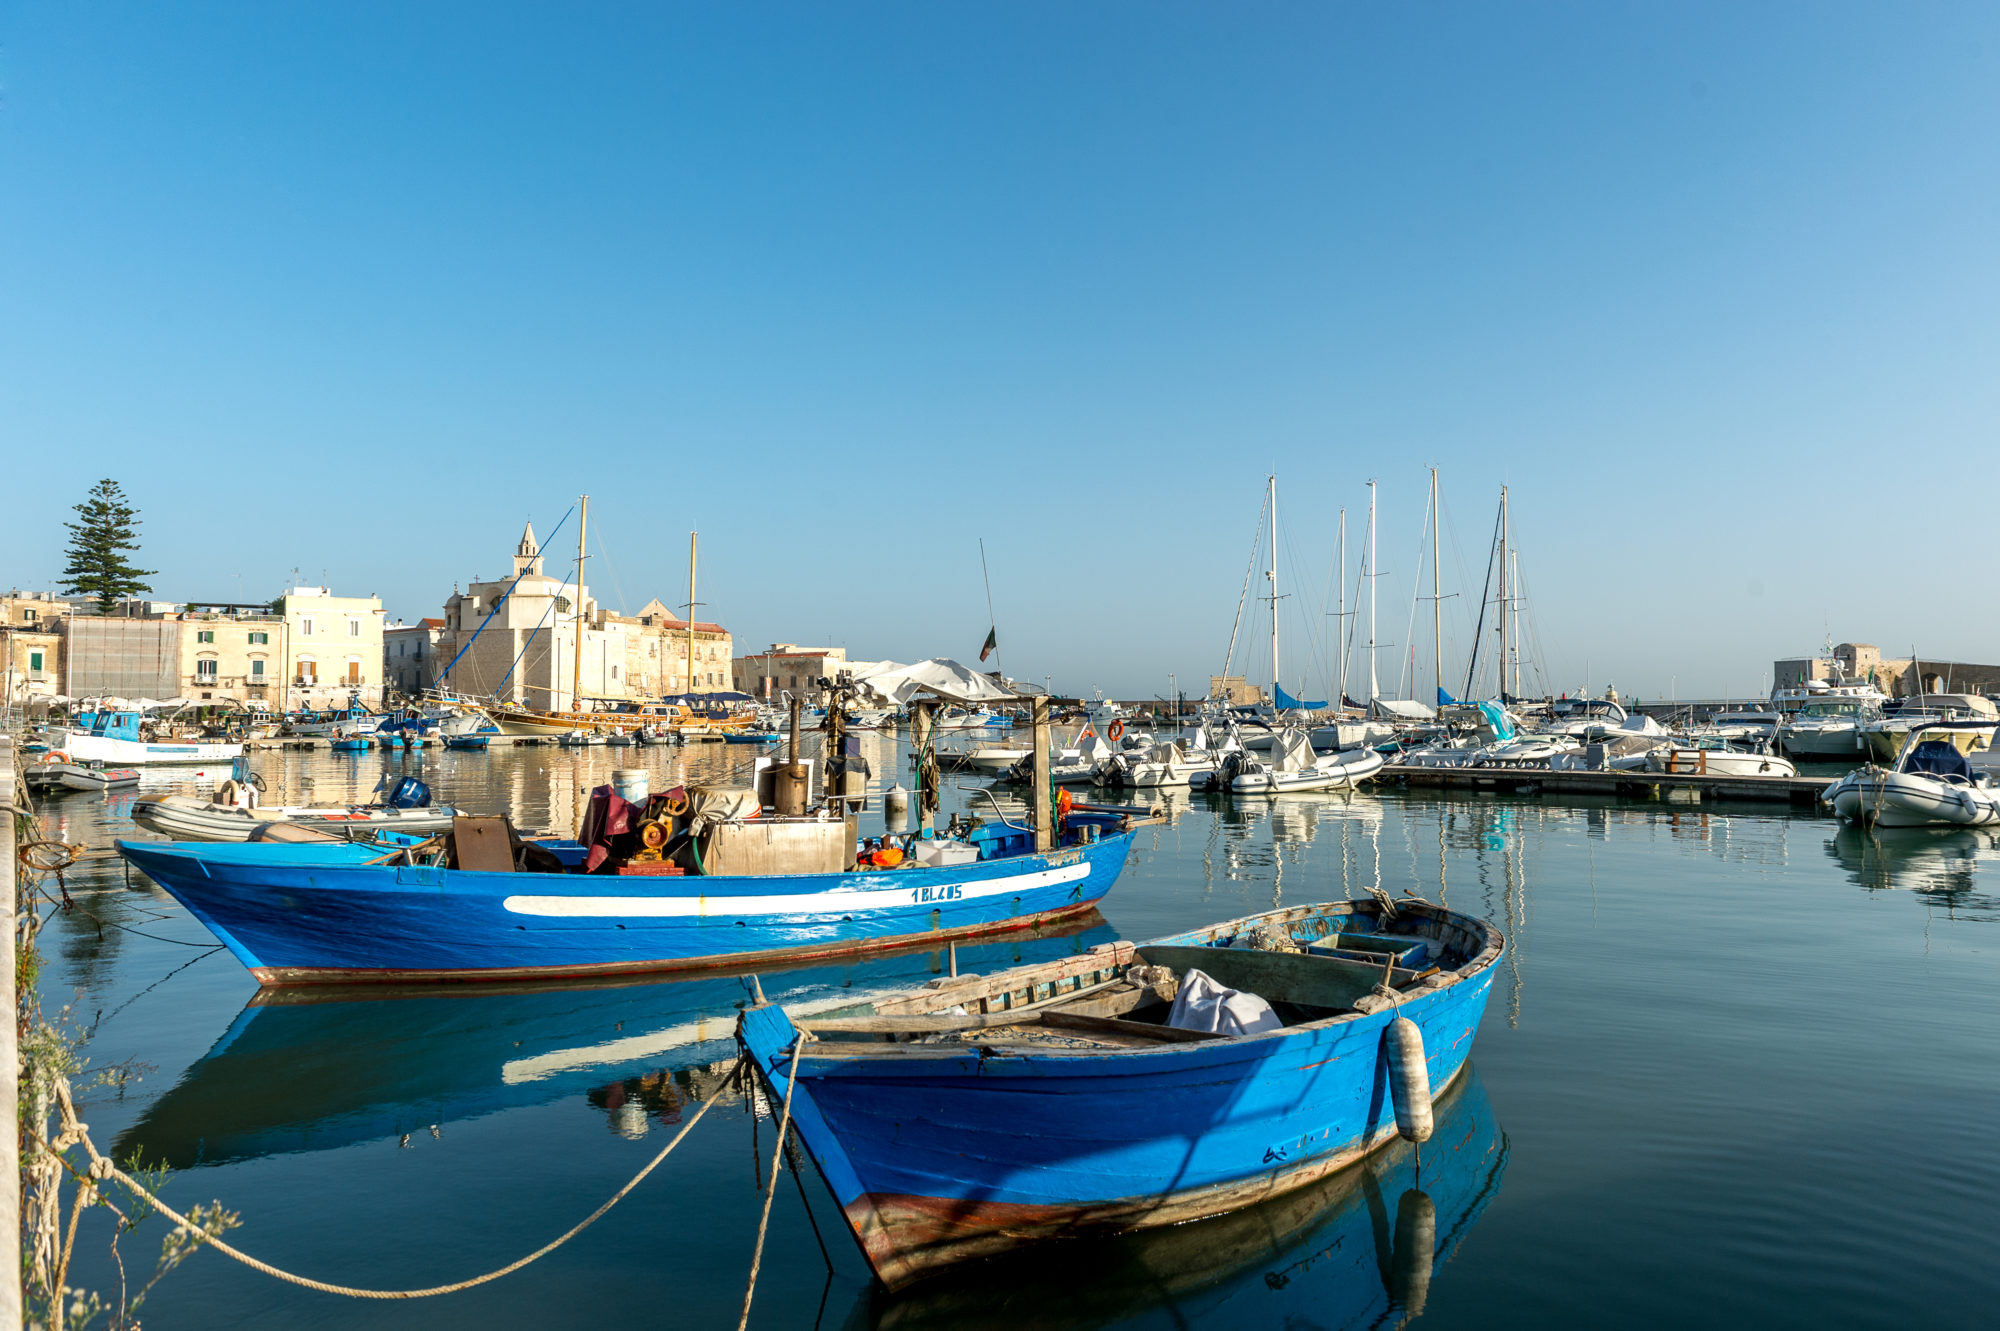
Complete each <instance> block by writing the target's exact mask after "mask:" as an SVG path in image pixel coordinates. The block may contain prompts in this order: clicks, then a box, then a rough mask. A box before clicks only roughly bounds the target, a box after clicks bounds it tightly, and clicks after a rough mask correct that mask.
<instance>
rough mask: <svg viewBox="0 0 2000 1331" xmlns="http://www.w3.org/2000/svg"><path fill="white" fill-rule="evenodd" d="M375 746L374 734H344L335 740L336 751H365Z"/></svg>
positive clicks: (334, 747)
mask: <svg viewBox="0 0 2000 1331" xmlns="http://www.w3.org/2000/svg"><path fill="white" fill-rule="evenodd" d="M374 747H375V737H374V736H373V735H342V736H341V737H340V738H339V739H336V740H335V741H334V742H333V751H334V752H335V753H365V752H367V751H368V750H369V749H372V748H374Z"/></svg>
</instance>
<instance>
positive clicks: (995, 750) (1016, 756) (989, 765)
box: [938, 744, 1029, 772]
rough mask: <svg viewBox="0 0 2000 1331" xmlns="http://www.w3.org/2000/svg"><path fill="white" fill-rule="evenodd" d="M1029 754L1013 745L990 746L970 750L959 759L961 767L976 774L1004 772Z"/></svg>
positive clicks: (960, 755) (959, 756)
mask: <svg viewBox="0 0 2000 1331" xmlns="http://www.w3.org/2000/svg"><path fill="white" fill-rule="evenodd" d="M1028 753H1029V751H1028V750H1027V749H1019V748H1015V747H1013V746H1011V745H999V744H989V745H985V746H983V747H981V748H976V749H971V750H968V751H967V752H965V753H961V754H959V755H957V757H958V761H959V763H960V764H961V765H963V766H966V767H970V768H972V769H973V770H974V771H976V772H1004V771H1006V770H1007V769H1008V768H1010V767H1012V766H1013V765H1014V764H1015V763H1018V762H1020V761H1021V760H1022V759H1023V758H1026V757H1027V756H1028ZM938 756H939V757H940V758H942V757H943V756H944V755H943V754H939V755H938Z"/></svg>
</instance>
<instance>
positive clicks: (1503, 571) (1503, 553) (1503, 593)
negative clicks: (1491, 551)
mask: <svg viewBox="0 0 2000 1331" xmlns="http://www.w3.org/2000/svg"><path fill="white" fill-rule="evenodd" d="M1507 535H1508V533H1507V487H1506V486H1504V485H1503V486H1501V487H1500V607H1499V608H1500V614H1499V616H1498V618H1499V620H1500V702H1501V705H1502V706H1505V705H1506V702H1507V645H1508V644H1507Z"/></svg>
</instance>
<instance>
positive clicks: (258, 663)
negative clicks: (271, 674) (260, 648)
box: [250, 656, 264, 684]
mask: <svg viewBox="0 0 2000 1331" xmlns="http://www.w3.org/2000/svg"><path fill="white" fill-rule="evenodd" d="M250 678H252V679H254V680H256V681H257V682H258V683H259V684H262V683H263V682H264V658H263V657H261V656H260V657H257V658H256V659H255V660H253V661H251V662H250Z"/></svg>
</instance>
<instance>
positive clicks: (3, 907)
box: [0, 735, 21, 1327]
mask: <svg viewBox="0 0 2000 1331" xmlns="http://www.w3.org/2000/svg"><path fill="white" fill-rule="evenodd" d="M14 799H15V794H14V741H13V740H12V739H11V738H9V737H7V736H4V735H0V919H4V920H6V922H7V939H6V946H5V947H0V988H4V989H5V991H6V994H7V1019H6V1020H5V1021H0V1104H5V1105H7V1106H8V1110H9V1112H10V1113H11V1112H12V1111H13V1107H14V1106H15V1105H18V1104H19V1103H20V1090H21V1088H20V1068H19V1063H18V1060H19V1058H20V1051H19V1049H18V1048H17V1047H16V1044H15V1013H17V1012H19V1011H20V998H19V996H18V995H16V994H15V992H14V985H15V982H16V981H17V979H18V978H19V977H18V976H16V975H15V973H14V912H15V901H14V864H15V860H14ZM0 1212H4V1213H5V1220H4V1221H0V1223H4V1224H5V1225H6V1226H7V1232H8V1233H10V1234H19V1233H20V1232H21V1161H20V1141H19V1134H17V1133H12V1132H0ZM19 1325H21V1264H20V1263H19V1262H17V1261H7V1262H0V1327H15V1326H19Z"/></svg>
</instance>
